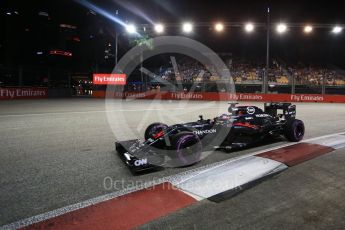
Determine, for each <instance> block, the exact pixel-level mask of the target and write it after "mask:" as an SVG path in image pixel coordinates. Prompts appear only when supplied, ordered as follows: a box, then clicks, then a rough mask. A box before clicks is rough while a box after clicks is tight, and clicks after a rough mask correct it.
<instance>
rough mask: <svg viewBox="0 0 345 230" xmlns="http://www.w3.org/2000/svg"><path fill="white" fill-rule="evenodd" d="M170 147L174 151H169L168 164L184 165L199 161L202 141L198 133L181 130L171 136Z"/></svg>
mask: <svg viewBox="0 0 345 230" xmlns="http://www.w3.org/2000/svg"><path fill="white" fill-rule="evenodd" d="M171 144H172V147H173V148H174V149H176V153H174V154H172V153H170V154H169V155H170V158H171V161H169V165H170V166H173V167H184V166H189V165H193V164H195V163H197V162H199V161H200V159H201V153H202V143H201V141H200V139H199V137H198V135H196V134H194V133H193V132H188V131H183V132H180V133H178V134H176V135H175V136H173V138H172V142H171Z"/></svg>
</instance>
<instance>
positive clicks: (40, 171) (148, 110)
mask: <svg viewBox="0 0 345 230" xmlns="http://www.w3.org/2000/svg"><path fill="white" fill-rule="evenodd" d="M107 103H108V104H106V103H105V101H104V100H101V99H90V98H75V99H54V100H53V99H51V100H48V99H47V100H17V101H0V127H1V128H0V130H1V137H0V146H1V149H0V168H1V170H0V194H1V195H0V203H1V207H0V226H1V225H4V224H7V223H11V222H14V221H17V220H19V219H22V218H26V217H30V216H33V215H37V214H40V213H44V212H47V211H50V210H53V209H56V208H60V207H64V206H66V205H70V204H74V203H77V202H80V201H83V200H87V199H90V198H93V197H97V196H100V195H103V194H107V193H110V192H113V191H116V190H122V189H127V188H129V187H131V186H137V185H142V184H144V183H146V182H149V181H152V180H157V179H159V178H162V177H164V176H168V175H173V174H176V173H178V172H181V171H184V170H188V169H190V168H191V167H189V168H177V169H175V168H167V169H165V170H163V171H158V172H153V173H150V174H145V175H140V176H133V175H132V174H131V173H130V172H129V171H128V169H127V168H126V167H125V166H124V164H123V163H122V161H121V160H120V159H119V158H118V156H117V155H116V152H115V150H114V142H115V140H118V139H121V140H122V139H127V138H135V137H142V136H143V133H144V130H145V128H146V126H147V125H149V124H150V123H152V122H154V121H166V122H167V123H168V124H172V123H177V122H186V121H193V120H196V119H197V118H198V115H199V114H203V115H204V117H205V118H213V117H214V116H217V115H219V114H220V113H225V112H226V111H227V103H226V102H198V101H188V102H183V101H146V100H133V101H130V100H129V101H122V100H112V101H107ZM245 104H248V103H245ZM251 104H255V105H258V106H262V103H251ZM297 114H298V115H297V116H298V118H300V119H302V120H303V121H304V122H305V125H306V129H307V130H306V138H312V137H318V136H321V135H326V134H332V133H338V132H344V131H345V123H344V122H343V121H344V117H345V106H344V105H343V104H308V103H298V104H297ZM122 119H124V120H122ZM111 127H113V129H114V130H115V135H114V132H113V129H112V128H111ZM132 132H133V133H132ZM283 143H286V141H285V140H284V139H281V140H278V141H276V142H273V143H270V144H268V145H265V146H259V147H256V148H252V149H246V150H242V151H237V152H232V153H224V152H220V151H217V152H214V153H212V154H210V155H209V156H208V157H207V158H206V159H203V161H202V162H200V163H199V164H197V165H194V166H193V167H200V166H202V165H206V164H209V163H212V162H218V161H222V160H225V159H228V158H231V157H236V156H239V155H242V154H246V153H250V152H253V151H257V150H261V149H265V148H269V147H272V146H278V145H281V144H283ZM338 155H339V157H338V158H337V159H334V160H335V161H339V164H340V163H341V162H344V158H342V155H341V153H338ZM324 157H327V156H324ZM324 157H322V158H320V159H323V158H324ZM320 159H317V160H318V161H319V160H320ZM312 162H314V161H311V163H309V162H307V163H305V164H313V163H312ZM332 163H333V164H335V162H333V161H332V159H331V160H330V163H329V164H330V167H332ZM315 164H316V163H315ZM321 164H322V162H320V165H321ZM312 166H313V165H312ZM314 166H315V165H314ZM337 166H339V165H334V167H337ZM193 167H192V168H193ZM299 167H307V168H310V167H308V166H305V165H304V164H303V165H301V166H297V167H296V169H299ZM315 167H316V166H315ZM324 167H325V168H328V166H327V165H325V166H324ZM311 168H312V167H311ZM317 169H318V168H316V169H313V170H317ZM320 170H322V169H320ZM302 171H303V170H302V169H300V171H299V173H301V174H303V172H302ZM289 173H295V175H294V174H293V175H291V176H289V175H287V174H286V173H285V172H284V173H283V174H281V176H280V177H282V178H283V179H284V178H285V180H292V181H294V176H296V175H298V172H290V171H289ZM296 173H297V174H296ZM339 173H342V175H344V171H339ZM340 175H341V174H340ZM340 175H338V176H339V177H340ZM105 178H108V179H109V178H111V180H112V181H113V182H118V183H116V186H109V184H106V186H105V185H104V181H105ZM298 178H299V180H301V183H302V182H303V183H304V181H303V180H302V179H301V178H300V177H298ZM326 179H327V178H326V177H322V179H320V180H326ZM305 180H308V178H306V179H305ZM280 181H281V180H279V181H278V180H277V181H276V180H272V181H271V182H270V181H268V182H264V183H263V184H262V185H259V186H258V187H257V188H254V189H253V190H250V191H247V192H246V193H243V194H240V195H239V196H237V197H236V198H235V200H234V199H231V200H229V201H225V202H224V203H222V204H221V205H219V204H214V203H208V202H207V201H203V202H201V203H200V204H197V205H196V207H195V206H192V207H190V208H188V209H187V210H182V211H181V212H182V214H181V213H180V212H179V213H176V214H173V215H176V216H171V217H170V216H169V217H167V218H166V219H162V220H158V222H157V223H156V224H159V223H164V224H168V225H166V226H172V229H174V227H173V225H174V226H176V227H179V228H180V227H181V228H183V227H185V226H187V227H191V228H193V223H199V222H198V220H197V219H192V218H190V219H189V220H186V219H183V218H182V220H183V221H181V222H180V223H177V224H174V222H175V221H176V220H177V219H180V218H179V217H180V216H181V215H184V214H183V212H189V211H190V212H192V213H194V214H193V215H195V218H205V216H202V215H203V214H205V215H206V214H207V212H206V210H205V211H202V212H201V211H200V210H198V208H200V209H203V208H205V207H207V208H209V207H211V209H209V210H212V208H214V211H215V213H214V214H212V215H217V214H216V213H217V210H218V212H221V210H222V207H223V209H224V212H226V213H232V214H231V215H233V216H231V215H230V214H229V215H230V216H226V217H224V218H220V220H216V219H215V217H216V216H214V217H213V219H214V222H213V224H214V225H213V226H216V224H217V223H218V221H221V222H222V221H223V222H222V224H226V223H228V224H231V222H232V220H233V219H232V218H234V217H236V216H235V215H238V216H239V215H240V214H241V213H242V214H246V213H247V212H246V211H248V210H246V209H256V211H257V210H258V206H253V207H250V206H248V205H249V203H250V201H251V202H252V203H253V202H254V203H258V201H256V198H258V199H259V200H260V202H264V201H265V199H267V200H270V196H273V198H275V197H274V196H276V195H275V194H276V192H277V193H279V194H284V193H280V191H282V190H284V191H286V193H287V194H290V195H291V194H293V193H292V192H294V190H293V189H297V188H295V187H296V185H295V184H294V185H293V186H291V188H290V187H289V185H288V183H285V182H280ZM296 181H297V180H296ZM296 181H295V183H297V182H296ZM322 182H323V181H322ZM270 183H278V185H280V187H276V186H274V185H272V184H270ZM330 183H331V182H330ZM312 184H314V183H312ZM113 185H115V183H114V184H113ZM262 186H266V187H272V188H273V190H274V191H275V192H268V191H271V190H272V189H271V190H269V188H261V187H262ZM284 186H285V187H284ZM315 186H316V185H315ZM317 186H322V184H320V185H317ZM339 186H340V185H339ZM341 186H343V187H341V188H342V189H344V185H341ZM110 187H111V188H110ZM287 187H288V188H287ZM317 188H318V187H315V189H317ZM320 188H321V187H320ZM255 189H263V190H262V191H261V193H260V192H258V195H255V194H256V193H255V192H253V191H256V190H255ZM312 189H314V187H313V188H312ZM289 191H290V192H291V193H289ZM248 192H250V194H252V193H254V194H252V196H253V197H252V198H251V199H248V201H247V202H246V203H248V205H247V206H246V205H244V206H241V201H240V200H238V201H237V199H240V198H241V196H244V195H245V194H247V193H248ZM265 192H266V198H263V197H261V198H260V194H261V195H262V196H264V195H265ZM339 192H341V191H339ZM334 194H335V197H334V199H335V198H338V197H336V196H337V194H336V193H334ZM342 194H343V195H344V194H345V193H344V190H342ZM318 195H319V194H318ZM273 198H272V200H271V202H273V201H274V199H273ZM285 198H286V199H288V197H285ZM242 199H244V198H242ZM276 199H278V198H276ZM297 201H298V200H296V202H297ZM229 202H230V203H229ZM236 202H238V203H236ZM324 202H326V201H324ZM235 203H236V204H235ZM285 203H286V205H288V204H287V203H288V202H287V200H285ZM285 203H284V204H285ZM269 204H270V203H268V204H266V206H265V207H267V208H268V209H269V207H271V208H272V209H274V210H271V211H272V212H274V211H277V210H275V209H276V208H275V206H270V205H269ZM321 204H324V203H320V205H321ZM203 205H206V206H205V207H204V206H203ZM217 205H218V206H217ZM231 205H234V207H238V208H237V209H236V210H237V211H236V212H232V211H231V209H230V208H228V209H226V207H225V206H227V207H228V206H231ZM236 205H237V206H236ZM258 205H259V204H258ZM298 205H302V204H300V203H298ZM335 205H336V204H335ZM240 206H241V207H242V208H240ZM283 207H284V206H282V208H283ZM289 207H292V206H289ZM295 207H298V206H295ZM329 208H330V209H331V207H329ZM340 208H344V206H341V207H340ZM194 209H195V210H194ZM241 210H242V212H241ZM291 210H292V209H291ZM326 210H327V209H326ZM343 210H344V209H343ZM263 211H264V212H263V213H262V217H264V216H265V215H268V214H269V212H268V214H267V211H265V210H263ZM292 211H293V210H292ZM292 211H291V212H292ZM297 211H299V210H296V212H297ZM198 213H199V214H198ZM248 213H249V214H248V218H250V212H249V211H248ZM313 213H314V212H313V211H312V210H311V214H310V215H311V217H310V218H311V221H313V215H314V214H313ZM328 213H330V212H328ZM218 215H219V213H218ZM252 215H254V213H252ZM174 218H175V219H174ZM176 218H177V219H176ZM193 218H194V217H193ZM242 218H245V216H242ZM272 218H273V217H272ZM307 218H309V217H308V216H307ZM334 218H338V217H337V216H334ZM336 220H338V219H336ZM159 221H162V222H159ZM238 221H239V220H238ZM225 222H226V223H225ZM200 223H202V222H200ZM211 223H212V221H211ZM248 223H249V222H248ZM277 223H278V222H277ZM156 224H155V223H152V225H147V226H150V228H151V226H152V227H153V228H155V227H157V226H159V225H156ZM170 224H171V225H170ZM147 226H146V227H147ZM204 226H207V225H204ZM209 226H210V227H211V225H209ZM238 226H240V225H238ZM258 226H259V225H258ZM277 226H278V225H277ZM144 228H145V226H144Z"/></svg>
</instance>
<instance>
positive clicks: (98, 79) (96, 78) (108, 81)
mask: <svg viewBox="0 0 345 230" xmlns="http://www.w3.org/2000/svg"><path fill="white" fill-rule="evenodd" d="M93 84H94V85H125V84H126V74H117V73H110V74H107V73H94V74H93Z"/></svg>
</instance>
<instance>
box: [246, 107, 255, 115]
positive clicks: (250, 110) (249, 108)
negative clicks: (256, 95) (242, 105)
mask: <svg viewBox="0 0 345 230" xmlns="http://www.w3.org/2000/svg"><path fill="white" fill-rule="evenodd" d="M247 113H248V114H254V113H255V108H254V107H247Z"/></svg>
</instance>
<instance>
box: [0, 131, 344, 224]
mask: <svg viewBox="0 0 345 230" xmlns="http://www.w3.org/2000/svg"><path fill="white" fill-rule="evenodd" d="M344 134H345V132H341V133H335V134H329V135H325V136H320V137H315V138H310V139H307V140H304V141H302V143H303V142H304V143H305V142H307V143H308V142H310V141H316V140H321V139H324V138H328V137H333V136H338V135H344ZM299 143H301V142H293V143H287V144H283V145H280V146H276V147H272V148H268V149H264V150H260V151H256V152H252V153H248V154H245V155H242V156H239V157H234V158H231V159H228V160H224V161H220V162H216V163H212V164H208V165H204V166H201V167H199V168H195V169H191V170H188V171H185V172H181V173H178V174H175V175H171V176H167V177H163V178H160V179H156V180H152V181H148V182H145V183H143V186H138V187H133V188H130V189H124V190H121V191H116V192H112V193H109V194H106V195H103V196H99V197H95V198H92V199H89V200H86V201H82V202H80V203H76V204H72V205H69V206H66V207H63V208H59V209H56V210H53V211H49V212H46V213H42V214H39V215H36V216H33V217H29V218H26V219H22V220H19V221H16V222H14V223H10V224H7V225H4V226H1V227H0V229H18V228H22V227H25V226H28V225H31V224H33V223H37V222H41V221H44V220H47V219H50V218H53V217H56V216H60V215H63V214H65V213H68V212H71V211H75V210H78V209H82V208H85V207H88V206H90V205H94V204H97V203H100V202H104V201H107V200H110V199H113V198H116V197H119V196H123V195H126V194H129V193H132V192H135V191H138V190H142V189H145V188H148V187H152V186H155V185H158V184H160V183H164V182H169V183H171V184H173V185H175V186H176V185H178V184H180V183H182V182H184V181H187V180H188V179H190V178H192V177H194V176H196V175H199V174H201V173H203V172H204V171H205V170H207V169H210V168H217V167H221V166H223V165H225V164H227V163H229V162H232V161H236V160H239V159H243V158H246V157H249V156H253V155H257V154H260V153H264V152H268V151H272V150H276V149H280V148H284V147H287V146H292V145H297V144H299Z"/></svg>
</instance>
